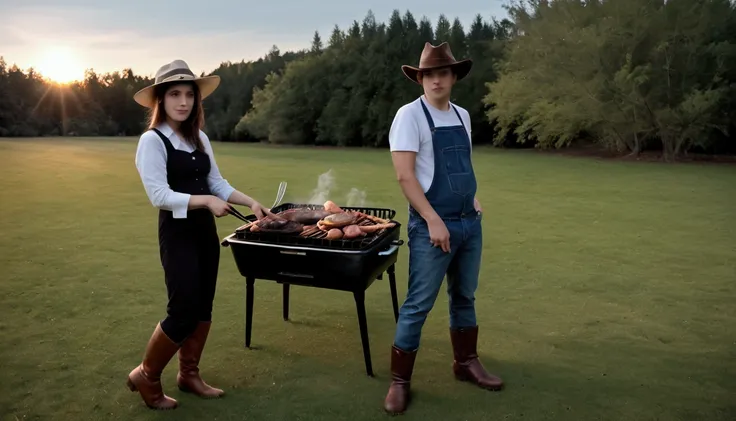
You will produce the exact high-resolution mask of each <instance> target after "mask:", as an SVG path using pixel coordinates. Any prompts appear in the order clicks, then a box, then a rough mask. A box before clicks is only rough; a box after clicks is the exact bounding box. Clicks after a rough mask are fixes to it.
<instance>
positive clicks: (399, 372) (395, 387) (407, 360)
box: [383, 345, 417, 414]
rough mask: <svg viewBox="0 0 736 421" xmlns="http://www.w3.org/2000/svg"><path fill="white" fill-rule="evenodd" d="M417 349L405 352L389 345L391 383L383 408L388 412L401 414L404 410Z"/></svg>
mask: <svg viewBox="0 0 736 421" xmlns="http://www.w3.org/2000/svg"><path fill="white" fill-rule="evenodd" d="M416 356H417V351H413V352H406V351H403V350H401V349H399V348H397V347H396V345H393V346H392V347H391V379H392V381H391V385H390V386H389V388H388V394H386V400H385V401H384V404H383V406H384V409H385V410H386V412H388V413H390V414H401V413H403V412H404V411H406V407H407V406H408V405H409V401H410V398H411V393H410V390H409V389H410V385H411V374H412V371H413V370H414V360H415V359H416Z"/></svg>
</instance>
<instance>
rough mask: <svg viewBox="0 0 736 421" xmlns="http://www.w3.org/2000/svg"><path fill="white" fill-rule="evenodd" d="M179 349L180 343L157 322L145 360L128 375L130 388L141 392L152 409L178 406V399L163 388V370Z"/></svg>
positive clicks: (132, 390) (147, 347)
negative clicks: (173, 397)
mask: <svg viewBox="0 0 736 421" xmlns="http://www.w3.org/2000/svg"><path fill="white" fill-rule="evenodd" d="M178 349H179V345H178V344H176V343H174V342H173V341H172V340H171V339H169V337H168V336H166V334H165V333H164V331H163V330H161V324H160V323H159V324H157V325H156V329H155V330H154V331H153V335H151V339H150V340H149V341H148V345H147V346H146V353H145V355H144V356H143V362H141V364H140V365H139V366H138V367H136V368H134V369H133V371H131V372H130V374H129V375H128V382H127V383H128V388H129V389H130V390H131V392H135V391H138V392H140V394H141V397H142V398H143V402H145V403H146V405H147V406H148V407H149V408H151V409H174V408H176V407H177V406H178V403H177V402H176V400H175V399H172V398H170V397H168V396H166V395H165V394H164V392H163V390H162V388H161V372H162V371H164V368H165V367H166V365H167V364H168V363H169V361H170V360H171V358H172V357H173V356H174V354H176V351H177V350H178Z"/></svg>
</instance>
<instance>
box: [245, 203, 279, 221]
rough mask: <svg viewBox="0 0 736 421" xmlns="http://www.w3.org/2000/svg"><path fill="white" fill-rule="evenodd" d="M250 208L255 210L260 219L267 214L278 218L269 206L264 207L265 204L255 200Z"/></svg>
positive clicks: (254, 212)
mask: <svg viewBox="0 0 736 421" xmlns="http://www.w3.org/2000/svg"><path fill="white" fill-rule="evenodd" d="M250 210H252V211H253V214H254V215H255V216H256V218H258V219H263V218H265V217H267V216H270V217H272V218H278V217H277V216H276V215H274V214H272V213H271V210H270V209H268V208H264V207H263V205H261V204H260V203H258V202H255V201H254V202H253V204H252V205H251V206H250Z"/></svg>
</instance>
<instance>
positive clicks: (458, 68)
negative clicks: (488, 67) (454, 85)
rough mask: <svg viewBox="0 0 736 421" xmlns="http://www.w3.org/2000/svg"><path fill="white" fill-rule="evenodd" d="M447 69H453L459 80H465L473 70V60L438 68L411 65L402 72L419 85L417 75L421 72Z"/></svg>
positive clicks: (404, 67) (406, 66)
mask: <svg viewBox="0 0 736 421" xmlns="http://www.w3.org/2000/svg"><path fill="white" fill-rule="evenodd" d="M446 68H452V69H454V71H455V74H456V75H457V80H462V79H465V77H466V76H467V75H468V73H470V69H472V68H473V60H471V59H465V60H460V61H458V62H456V63H453V64H445V65H442V66H436V67H424V68H420V67H414V66H409V65H406V64H405V65H403V66H401V71H402V72H403V73H404V76H406V77H407V78H409V80H411V81H412V82H414V83H416V84H419V80H418V79H417V75H418V74H419V72H426V71H428V70H436V69H446Z"/></svg>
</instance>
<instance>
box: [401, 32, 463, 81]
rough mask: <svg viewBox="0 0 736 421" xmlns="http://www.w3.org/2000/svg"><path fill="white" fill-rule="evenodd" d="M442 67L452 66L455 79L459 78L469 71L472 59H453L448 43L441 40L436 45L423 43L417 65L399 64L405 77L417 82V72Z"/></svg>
mask: <svg viewBox="0 0 736 421" xmlns="http://www.w3.org/2000/svg"><path fill="white" fill-rule="evenodd" d="M444 67H451V68H453V69H454V71H455V74H456V75H457V80H461V79H464V78H465V76H467V75H468V73H470V69H472V68H473V61H472V60H471V59H465V60H459V61H458V60H455V57H454V56H453V55H452V51H451V50H450V45H449V44H448V43H447V42H443V43H442V44H440V45H438V46H434V45H432V44H430V43H429V42H427V43H425V44H424V50H422V55H421V56H420V58H419V66H418V67H414V66H409V65H407V64H405V65H403V66H401V71H402V72H404V75H405V76H406V77H408V78H409V79H410V80H412V81H413V82H414V83H417V84H418V83H419V80H417V75H418V74H419V72H424V71H427V70H432V69H440V68H444Z"/></svg>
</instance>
